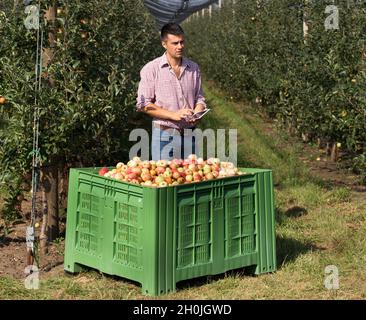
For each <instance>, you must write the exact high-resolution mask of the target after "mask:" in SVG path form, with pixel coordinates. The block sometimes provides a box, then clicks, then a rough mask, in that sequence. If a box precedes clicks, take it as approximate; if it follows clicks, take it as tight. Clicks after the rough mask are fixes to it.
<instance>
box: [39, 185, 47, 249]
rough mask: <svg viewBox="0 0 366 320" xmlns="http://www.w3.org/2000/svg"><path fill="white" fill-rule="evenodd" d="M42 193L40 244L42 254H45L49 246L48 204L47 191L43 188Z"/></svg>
mask: <svg viewBox="0 0 366 320" xmlns="http://www.w3.org/2000/svg"><path fill="white" fill-rule="evenodd" d="M41 193H42V227H41V232H40V235H39V246H40V249H41V254H42V255H45V254H46V253H47V252H48V247H47V244H48V243H47V222H48V221H47V220H48V218H47V217H48V205H47V197H46V191H45V190H44V189H42V190H41Z"/></svg>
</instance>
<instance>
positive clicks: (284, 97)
mask: <svg viewBox="0 0 366 320" xmlns="http://www.w3.org/2000/svg"><path fill="white" fill-rule="evenodd" d="M305 2H307V5H306V6H305ZM328 4H329V5H330V4H333V1H305V0H299V1H293V0H276V1H257V0H246V1H236V4H232V2H229V1H225V2H224V6H223V8H222V9H221V10H214V11H213V14H212V17H211V18H210V17H209V16H208V14H206V15H205V16H204V17H201V16H200V17H192V19H191V20H190V22H189V23H185V24H184V27H185V31H186V32H187V33H188V34H189V44H190V55H191V56H192V58H193V59H195V60H196V61H198V62H199V64H200V66H201V67H202V69H203V71H204V72H205V74H206V76H207V77H209V78H210V79H212V80H214V81H215V82H216V83H218V84H219V85H220V86H221V88H223V89H225V90H226V92H227V93H228V95H230V96H231V97H232V98H233V99H245V100H250V101H252V102H254V101H256V102H257V103H258V102H259V103H258V108H260V109H262V111H263V110H264V111H265V112H266V113H268V114H269V115H271V116H272V117H274V118H276V119H277V120H278V122H279V123H280V124H281V125H282V126H284V127H285V128H290V129H291V131H293V132H295V133H296V134H298V135H299V136H301V135H302V134H305V135H307V136H308V137H309V138H310V139H311V140H313V141H316V139H317V138H321V139H322V140H323V141H326V142H331V143H334V142H340V143H341V144H342V149H343V150H346V151H347V153H348V155H349V157H350V159H351V161H352V163H353V166H354V169H355V170H356V171H358V172H359V173H363V174H364V175H365V174H366V162H365V155H366V130H365V124H366V96H365V90H364V88H365V84H366V75H365V59H366V51H365V49H366V47H365V42H364V40H365V28H366V4H365V3H364V2H357V1H352V0H350V1H346V0H345V1H336V2H335V3H334V4H335V5H337V7H338V9H339V30H326V29H325V26H324V23H325V20H326V18H327V17H329V16H330V13H326V12H325V8H326V6H327V5H328ZM304 14H306V15H307V17H308V25H309V34H308V37H307V38H306V41H304V36H303V16H304Z"/></svg>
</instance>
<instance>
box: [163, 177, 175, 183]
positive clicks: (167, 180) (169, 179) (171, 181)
mask: <svg viewBox="0 0 366 320" xmlns="http://www.w3.org/2000/svg"><path fill="white" fill-rule="evenodd" d="M164 180H165V182H166V183H167V184H172V183H173V179H172V177H165V179H164Z"/></svg>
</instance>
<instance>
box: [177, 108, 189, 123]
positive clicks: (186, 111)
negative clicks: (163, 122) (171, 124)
mask: <svg viewBox="0 0 366 320" xmlns="http://www.w3.org/2000/svg"><path fill="white" fill-rule="evenodd" d="M192 114H193V110H191V109H180V110H179V111H177V112H175V114H174V119H173V120H175V121H180V120H185V118H186V117H188V116H191V115H192Z"/></svg>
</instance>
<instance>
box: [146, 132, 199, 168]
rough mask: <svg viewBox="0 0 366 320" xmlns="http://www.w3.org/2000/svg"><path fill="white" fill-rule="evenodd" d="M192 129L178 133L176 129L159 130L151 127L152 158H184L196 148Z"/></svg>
mask: <svg viewBox="0 0 366 320" xmlns="http://www.w3.org/2000/svg"><path fill="white" fill-rule="evenodd" d="M192 132H193V130H192V131H190V132H186V133H185V134H183V133H182V134H180V133H179V131H178V130H175V129H171V130H161V129H158V128H154V127H153V128H152V139H151V156H152V160H155V161H157V160H172V159H185V158H187V157H188V156H189V155H190V154H194V153H195V150H196V147H197V146H196V141H195V137H194V135H193V134H192Z"/></svg>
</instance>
